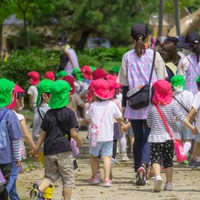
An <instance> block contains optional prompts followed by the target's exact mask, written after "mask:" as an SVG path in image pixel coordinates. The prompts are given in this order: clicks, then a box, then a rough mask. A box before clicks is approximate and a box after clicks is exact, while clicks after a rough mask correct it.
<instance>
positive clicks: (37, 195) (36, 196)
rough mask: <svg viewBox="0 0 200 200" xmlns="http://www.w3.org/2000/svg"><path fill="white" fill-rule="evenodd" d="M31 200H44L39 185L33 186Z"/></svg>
mask: <svg viewBox="0 0 200 200" xmlns="http://www.w3.org/2000/svg"><path fill="white" fill-rule="evenodd" d="M30 200H44V198H43V197H42V192H41V191H40V190H39V189H38V184H37V183H34V184H33V189H32V190H31V192H30Z"/></svg>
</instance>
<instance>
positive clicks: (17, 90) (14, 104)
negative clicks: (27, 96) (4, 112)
mask: <svg viewBox="0 0 200 200" xmlns="http://www.w3.org/2000/svg"><path fill="white" fill-rule="evenodd" d="M13 92H14V94H13V97H14V99H13V101H12V103H11V104H10V105H8V106H7V107H8V108H9V109H13V108H14V107H15V106H16V102H17V93H25V90H23V89H22V88H21V87H20V86H19V85H17V84H15V87H14V90H13Z"/></svg>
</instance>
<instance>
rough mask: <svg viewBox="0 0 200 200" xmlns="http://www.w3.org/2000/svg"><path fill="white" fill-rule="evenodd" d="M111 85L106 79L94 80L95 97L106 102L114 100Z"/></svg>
mask: <svg viewBox="0 0 200 200" xmlns="http://www.w3.org/2000/svg"><path fill="white" fill-rule="evenodd" d="M109 89H110V85H109V83H108V81H106V80H104V79H97V80H94V85H93V91H94V94H95V96H97V97H99V98H100V99H103V100H106V99H110V98H112V94H111V93H110V90H109Z"/></svg>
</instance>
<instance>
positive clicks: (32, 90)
mask: <svg viewBox="0 0 200 200" xmlns="http://www.w3.org/2000/svg"><path fill="white" fill-rule="evenodd" d="M27 94H31V95H33V101H32V104H33V107H34V108H35V107H36V100H37V95H38V91H37V88H36V86H35V85H31V86H30V87H29V88H28V91H27Z"/></svg>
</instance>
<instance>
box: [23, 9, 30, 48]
mask: <svg viewBox="0 0 200 200" xmlns="http://www.w3.org/2000/svg"><path fill="white" fill-rule="evenodd" d="M23 18H24V39H25V45H26V47H27V48H28V49H29V48H30V45H29V39H28V33H27V24H26V22H27V20H26V12H24V13H23Z"/></svg>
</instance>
